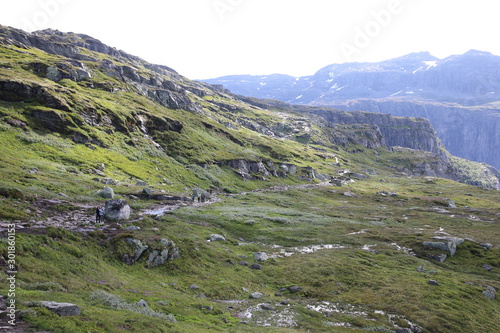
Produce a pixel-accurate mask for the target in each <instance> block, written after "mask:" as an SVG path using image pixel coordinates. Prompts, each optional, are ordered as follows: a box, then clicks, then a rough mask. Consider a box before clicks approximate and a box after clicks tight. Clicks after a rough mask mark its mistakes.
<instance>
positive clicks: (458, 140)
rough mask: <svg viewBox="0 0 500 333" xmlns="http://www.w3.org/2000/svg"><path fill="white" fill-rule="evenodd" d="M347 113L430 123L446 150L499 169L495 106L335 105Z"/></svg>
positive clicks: (395, 102)
mask: <svg viewBox="0 0 500 333" xmlns="http://www.w3.org/2000/svg"><path fill="white" fill-rule="evenodd" d="M334 107H336V108H338V109H341V110H345V111H354V110H366V111H370V112H383V113H390V114H392V115H396V116H401V117H414V116H418V117H424V118H427V119H429V120H430V122H431V123H432V124H433V126H434V128H435V130H436V132H437V133H438V135H439V137H440V138H441V141H442V142H443V144H444V146H445V147H446V149H447V150H448V151H449V152H450V153H451V154H453V155H456V156H460V157H462V158H466V159H469V160H472V161H484V162H486V163H488V164H490V165H492V166H495V167H497V168H499V167H500V153H499V149H498V147H500V131H499V129H500V117H499V111H500V110H498V109H497V108H496V107H495V106H493V105H491V106H483V107H462V106H460V105H457V104H444V103H435V102H434V103H432V102H415V101H401V100H397V99H383V100H368V99H359V100H353V101H347V102H344V103H339V104H336V105H334Z"/></svg>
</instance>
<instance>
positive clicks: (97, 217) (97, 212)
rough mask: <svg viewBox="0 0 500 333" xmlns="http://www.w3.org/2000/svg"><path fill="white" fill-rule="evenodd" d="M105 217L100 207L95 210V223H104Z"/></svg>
mask: <svg viewBox="0 0 500 333" xmlns="http://www.w3.org/2000/svg"><path fill="white" fill-rule="evenodd" d="M103 215H104V210H103V209H102V207H101V206H100V205H99V206H97V208H96V210H95V223H96V224H97V223H102V216H103Z"/></svg>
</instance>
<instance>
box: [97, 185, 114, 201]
mask: <svg viewBox="0 0 500 333" xmlns="http://www.w3.org/2000/svg"><path fill="white" fill-rule="evenodd" d="M97 195H98V196H100V197H101V198H104V199H114V198H115V191H113V189H112V188H111V187H105V188H103V189H102V190H99V192H97Z"/></svg>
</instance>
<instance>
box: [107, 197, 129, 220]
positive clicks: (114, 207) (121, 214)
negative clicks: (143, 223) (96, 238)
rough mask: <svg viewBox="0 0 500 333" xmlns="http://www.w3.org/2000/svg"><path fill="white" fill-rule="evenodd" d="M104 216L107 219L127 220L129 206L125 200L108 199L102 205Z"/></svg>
mask: <svg viewBox="0 0 500 333" xmlns="http://www.w3.org/2000/svg"><path fill="white" fill-rule="evenodd" d="M104 217H105V218H106V219H107V220H127V219H129V218H130V206H129V205H128V204H127V202H126V201H125V200H122V199H117V200H108V201H106V205H105V207H104Z"/></svg>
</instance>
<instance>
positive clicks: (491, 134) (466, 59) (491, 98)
mask: <svg viewBox="0 0 500 333" xmlns="http://www.w3.org/2000/svg"><path fill="white" fill-rule="evenodd" d="M424 59H426V60H424ZM206 82H208V83H212V84H221V85H223V86H225V87H226V88H228V89H229V90H231V91H233V92H234V93H236V94H243V95H247V96H254V97H257V98H264V99H266V98H270V99H278V100H281V101H285V102H287V103H292V104H301V105H318V106H332V107H334V108H338V109H341V110H344V111H353V110H356V111H358V110H362V111H369V112H382V113H388V114H394V115H399V116H409V117H426V118H429V119H430V120H431V123H432V124H433V126H434V127H435V128H436V129H437V131H438V135H439V136H440V138H441V139H442V140H443V142H445V145H446V147H447V148H448V149H449V150H451V151H453V152H454V153H455V154H457V155H458V156H460V157H462V158H467V159H471V160H475V161H479V162H485V163H488V164H491V165H493V166H495V167H497V168H498V167H500V153H498V149H496V147H497V146H498V145H499V144H500V135H499V131H498V128H499V127H500V123H499V121H500V120H499V118H498V117H496V116H495V115H496V114H498V113H499V112H500V108H499V107H498V104H496V102H497V101H498V100H499V99H500V57H498V56H495V55H493V54H491V53H488V52H484V51H477V50H470V51H468V52H466V53H464V54H462V55H453V56H449V57H447V58H444V59H437V58H435V57H433V56H431V55H430V54H429V53H428V52H423V53H413V54H409V55H406V56H403V57H398V58H394V59H390V60H386V61H381V62H377V63H346V64H333V65H328V66H325V67H323V68H321V69H320V70H318V71H317V72H316V73H315V74H314V75H312V76H305V77H300V78H294V77H290V76H282V75H277V74H274V75H272V76H232V77H222V78H218V79H210V80H206ZM389 100H394V101H397V102H398V103H393V105H392V106H391V105H390V104H389V103H387V101H389ZM367 101H371V102H367ZM398 105H401V106H402V107H401V108H399V107H398ZM426 105H427V106H428V107H427V106H426ZM438 105H440V107H437V106H438ZM453 105H456V106H457V107H456V108H455V109H454V111H453V112H451V113H450V112H448V110H450V106H452V107H453ZM426 109H433V110H434V112H433V114H432V115H429V112H427V111H426ZM483 110H487V111H484V112H483ZM478 112H482V116H481V117H480V118H481V119H483V121H482V122H478V121H473V122H470V123H468V122H464V121H463V118H464V117H465V118H468V117H469V115H470V114H477V113H478ZM454 122H459V123H461V127H460V128H458V127H456V128H455V129H454V130H453V131H451V132H450V130H449V127H450V126H453V123H454ZM482 127H484V128H489V130H488V132H487V133H483V134H481V135H476V134H474V135H471V133H477V132H478V131H479V130H480V128H482ZM459 136H462V137H464V139H465V141H466V142H469V144H468V145H465V146H464V145H462V144H461V142H460V141H459V140H457V137H459ZM479 138H481V139H480V141H478V140H479Z"/></svg>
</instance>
